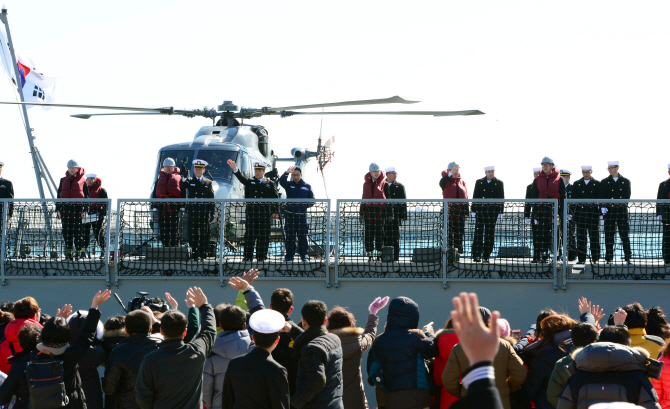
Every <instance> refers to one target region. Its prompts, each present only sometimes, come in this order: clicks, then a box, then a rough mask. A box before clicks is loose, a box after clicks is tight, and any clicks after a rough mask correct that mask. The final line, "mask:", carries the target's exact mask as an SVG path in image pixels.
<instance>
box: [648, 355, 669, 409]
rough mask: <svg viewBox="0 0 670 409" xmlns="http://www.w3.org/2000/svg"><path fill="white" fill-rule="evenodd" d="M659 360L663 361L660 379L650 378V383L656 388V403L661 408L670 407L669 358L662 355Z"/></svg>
mask: <svg viewBox="0 0 670 409" xmlns="http://www.w3.org/2000/svg"><path fill="white" fill-rule="evenodd" d="M659 361H661V362H663V370H662V371H661V379H659V380H656V379H653V378H650V380H651V385H652V386H653V387H654V389H656V394H658V404H659V405H661V407H662V408H663V409H670V358H668V357H667V356H664V355H663V356H661V357H660V358H659Z"/></svg>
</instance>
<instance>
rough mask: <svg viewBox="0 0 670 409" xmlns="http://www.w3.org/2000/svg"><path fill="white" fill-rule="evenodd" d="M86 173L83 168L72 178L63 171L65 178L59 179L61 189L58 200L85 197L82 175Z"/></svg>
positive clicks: (84, 181) (68, 173) (84, 179)
mask: <svg viewBox="0 0 670 409" xmlns="http://www.w3.org/2000/svg"><path fill="white" fill-rule="evenodd" d="M85 174H86V171H85V170H84V168H79V170H78V171H77V173H76V174H75V175H74V176H72V175H70V172H68V171H65V177H64V178H61V180H60V183H61V189H60V195H59V196H58V197H59V198H60V199H83V198H85V197H86V195H85V194H84V185H85V184H86V178H85V177H84V175H85Z"/></svg>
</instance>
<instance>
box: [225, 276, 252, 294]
mask: <svg viewBox="0 0 670 409" xmlns="http://www.w3.org/2000/svg"><path fill="white" fill-rule="evenodd" d="M228 284H230V286H231V287H233V288H234V289H236V290H239V291H244V290H246V289H247V287H249V283H248V282H247V281H246V280H244V279H242V278H240V277H230V280H229V281H228Z"/></svg>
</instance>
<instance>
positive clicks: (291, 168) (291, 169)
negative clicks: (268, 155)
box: [286, 166, 295, 173]
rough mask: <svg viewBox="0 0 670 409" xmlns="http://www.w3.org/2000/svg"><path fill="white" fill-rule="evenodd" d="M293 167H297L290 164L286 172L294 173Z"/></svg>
mask: <svg viewBox="0 0 670 409" xmlns="http://www.w3.org/2000/svg"><path fill="white" fill-rule="evenodd" d="M293 169H295V166H289V167H288V169H286V173H293Z"/></svg>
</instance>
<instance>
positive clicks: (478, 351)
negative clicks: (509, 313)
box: [451, 293, 500, 365]
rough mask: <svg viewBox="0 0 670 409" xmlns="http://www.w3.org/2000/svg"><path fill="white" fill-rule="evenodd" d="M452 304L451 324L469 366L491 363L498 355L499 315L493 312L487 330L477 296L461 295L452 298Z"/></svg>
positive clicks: (472, 294)
mask: <svg viewBox="0 0 670 409" xmlns="http://www.w3.org/2000/svg"><path fill="white" fill-rule="evenodd" d="M452 302H453V304H454V311H452V312H451V322H452V324H453V326H454V330H455V331H456V334H457V335H458V339H459V340H460V342H461V345H463V352H465V355H466V356H467V357H468V360H469V361H470V365H474V364H476V363H479V362H482V361H493V359H494V358H495V356H496V354H497V353H498V318H499V317H500V313H499V312H498V311H493V313H492V314H491V320H490V322H489V326H488V328H487V327H486V325H484V322H483V321H482V316H481V314H480V313H479V300H478V299H477V294H475V293H470V294H467V293H461V294H460V297H454V298H453V300H452Z"/></svg>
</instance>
